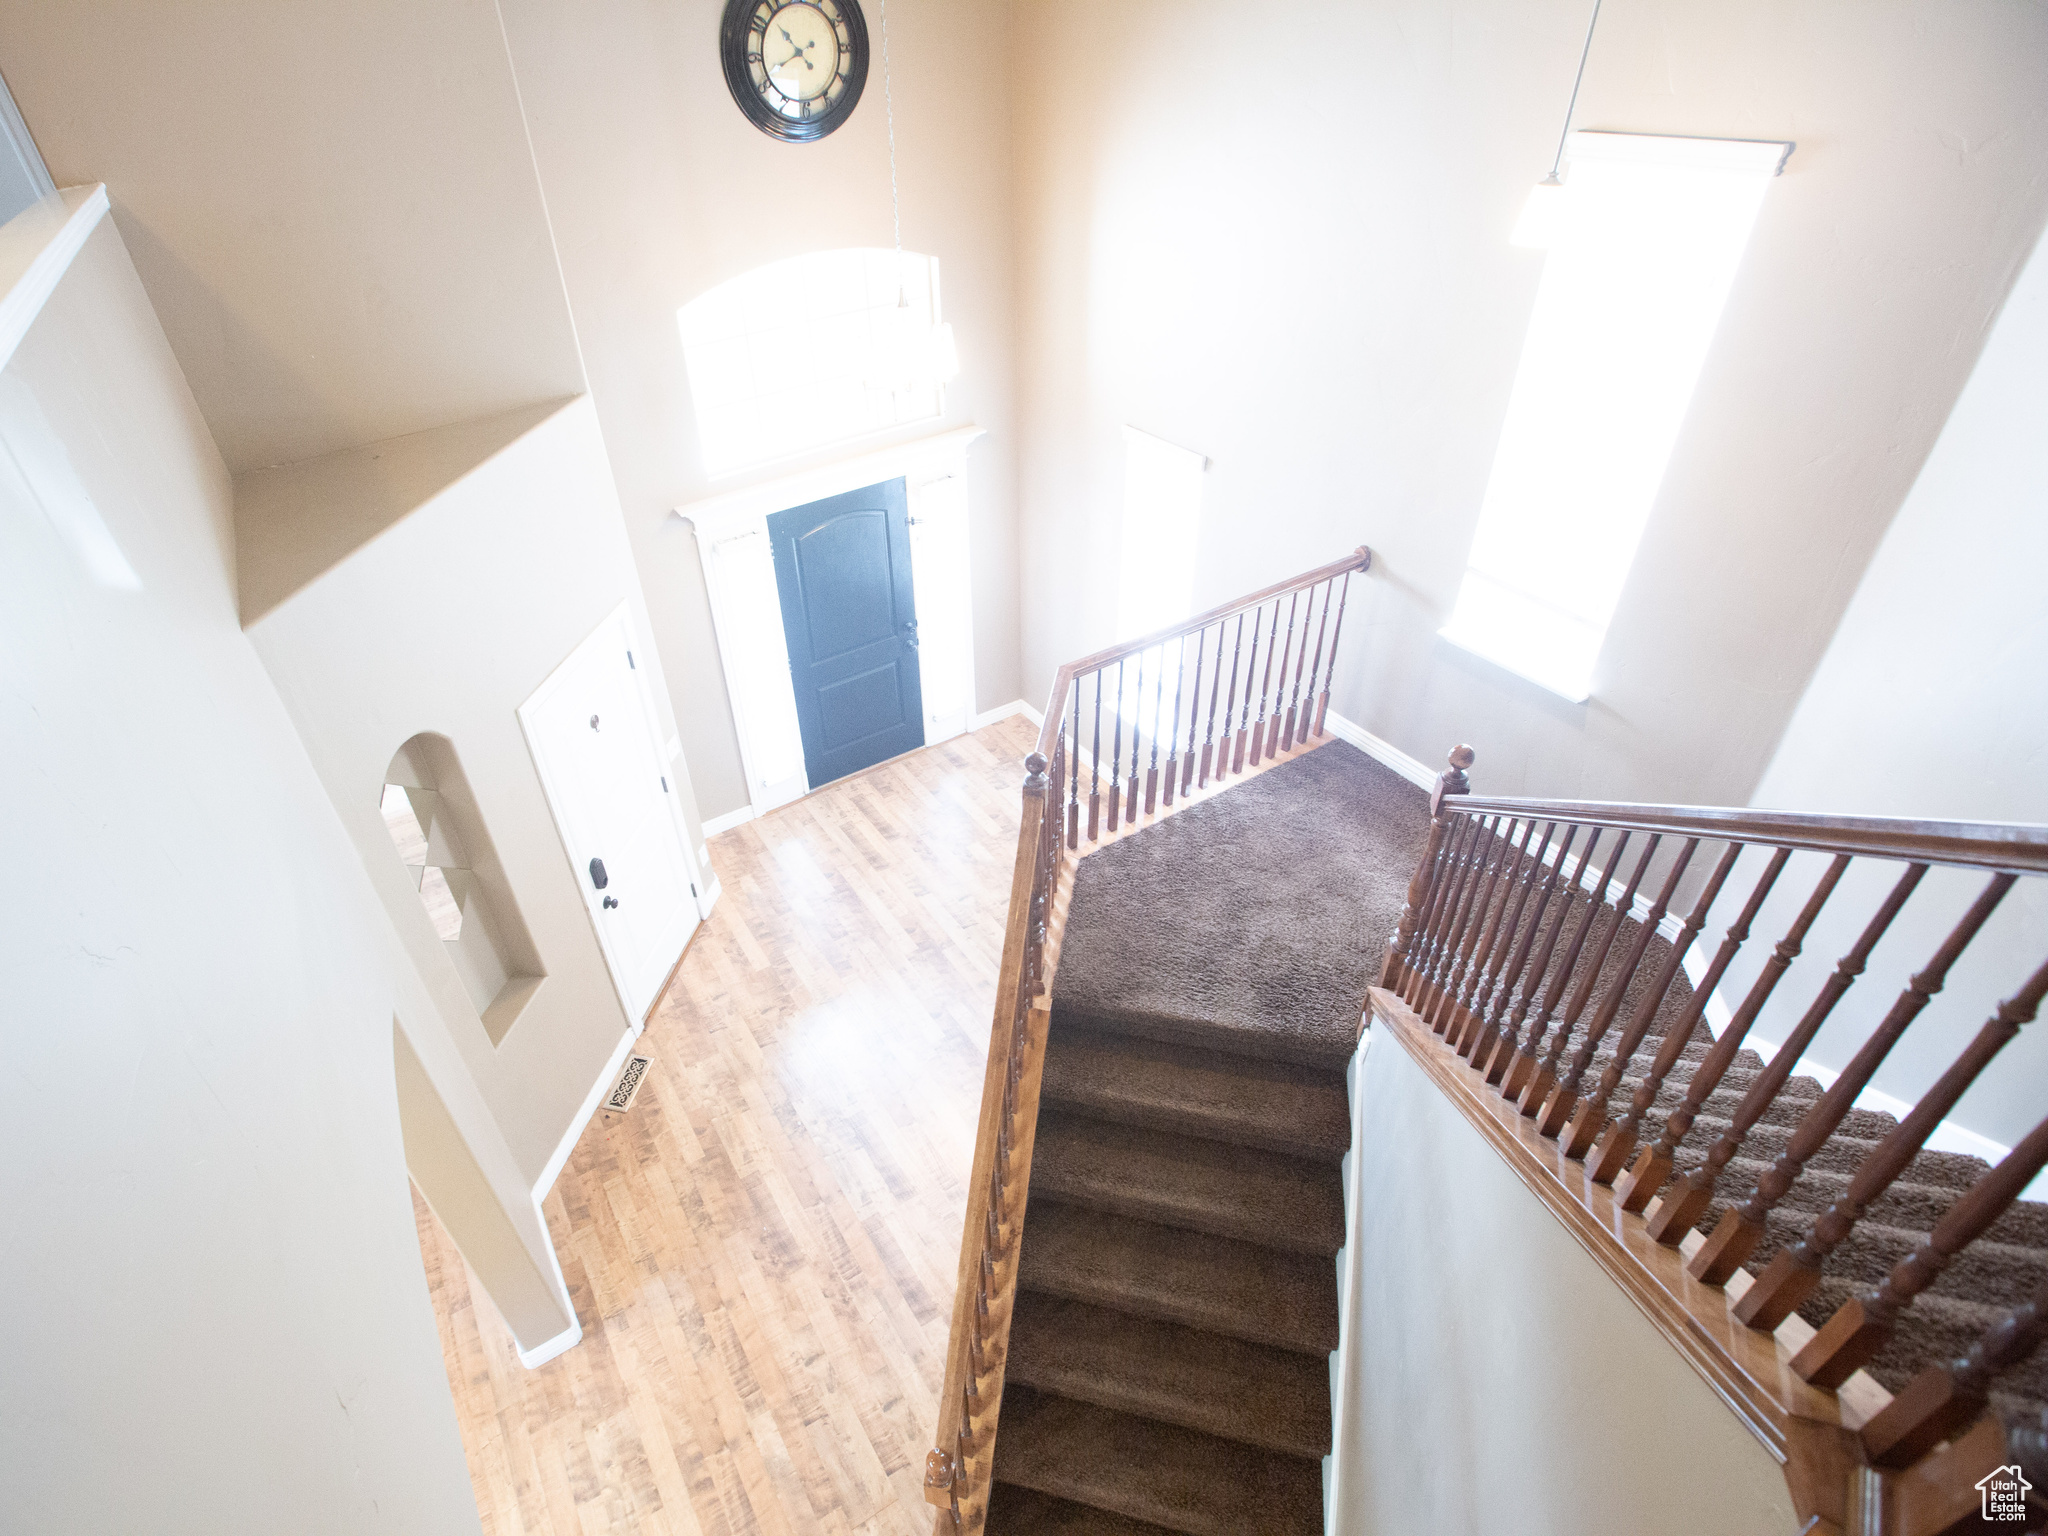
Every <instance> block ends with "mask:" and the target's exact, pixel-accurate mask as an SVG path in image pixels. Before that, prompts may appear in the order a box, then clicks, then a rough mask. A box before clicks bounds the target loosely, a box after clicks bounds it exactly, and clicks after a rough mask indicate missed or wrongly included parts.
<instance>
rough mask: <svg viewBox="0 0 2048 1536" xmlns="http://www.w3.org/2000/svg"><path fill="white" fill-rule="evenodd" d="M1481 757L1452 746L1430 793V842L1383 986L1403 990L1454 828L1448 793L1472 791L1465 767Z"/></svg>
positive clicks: (1411, 885)
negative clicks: (1441, 857) (1419, 928)
mask: <svg viewBox="0 0 2048 1536" xmlns="http://www.w3.org/2000/svg"><path fill="white" fill-rule="evenodd" d="M1477 756H1478V754H1477V753H1476V752H1474V751H1473V750H1472V749H1471V748H1470V747H1468V746H1466V745H1464V744H1463V743H1462V742H1461V743H1459V744H1458V745H1457V746H1455V747H1453V748H1451V751H1450V757H1449V762H1450V767H1448V768H1446V769H1445V770H1444V771H1443V772H1442V773H1440V774H1438V775H1437V779H1436V788H1435V789H1433V790H1431V791H1430V793H1429V842H1428V843H1427V844H1426V845H1425V846H1424V848H1423V850H1422V858H1421V860H1420V862H1418V863H1417V864H1416V866H1415V878H1414V879H1413V880H1410V881H1409V882H1408V899H1407V901H1406V902H1405V903H1404V904H1403V905H1402V907H1401V922H1400V925H1399V926H1398V927H1397V928H1395V929H1394V933H1393V937H1391V938H1390V939H1388V940H1387V958H1386V963H1385V964H1383V965H1382V966H1381V967H1380V985H1381V986H1383V987H1385V988H1387V989H1388V990H1389V991H1392V992H1398V991H1400V990H1401V984H1402V982H1403V981H1405V980H1406V979H1407V962H1408V948H1409V945H1410V944H1411V943H1413V942H1414V939H1415V929H1416V926H1417V924H1418V923H1419V922H1420V921H1421V918H1422V909H1423V907H1424V905H1425V904H1426V903H1427V902H1428V900H1429V888H1430V884H1431V882H1432V880H1433V879H1434V878H1435V874H1436V863H1437V858H1438V856H1439V855H1440V854H1441V853H1442V851H1443V846H1444V834H1445V832H1446V831H1448V830H1449V828H1450V821H1451V819H1450V817H1449V816H1448V815H1447V814H1446V813H1445V811H1444V796H1446V795H1463V794H1469V793H1471V790H1472V781H1471V780H1470V779H1469V778H1467V777H1466V776H1465V770H1466V769H1467V768H1470V767H1471V766H1472V763H1473V761H1474V759H1475V758H1477Z"/></svg>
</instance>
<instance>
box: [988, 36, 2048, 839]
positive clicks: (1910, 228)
mask: <svg viewBox="0 0 2048 1536" xmlns="http://www.w3.org/2000/svg"><path fill="white" fill-rule="evenodd" d="M1587 10H1588V7H1587V6H1586V5H1585V4H1584V3H1583V0H1536V3H1527V0H1452V3H1442V0H1427V3H1424V0H1331V3H1329V4H1327V5H1324V6H1320V7H1316V8H1313V9H1312V10H1310V11H1308V12H1306V13H1292V14H1290V15H1289V16H1288V18H1286V19H1285V20H1282V18H1281V17H1280V16H1279V15H1278V14H1277V13H1275V12H1273V11H1271V9H1270V8H1268V7H1257V6H1251V5H1247V4H1244V3H1241V0H1191V3H1183V4H1173V5H1169V4H1166V3H1164V0H1132V3H1129V4H1124V5H1117V6H1111V7H1103V6H1100V5H1092V4H1083V3H1079V0H1048V3H1046V4H1041V5H1034V6H1029V7H1020V8H1018V10H1017V11H1016V13H1015V16H1016V26H1015V32H1014V37H1015V42H1016V48H1017V54H1018V63H1017V66H1016V69H1017V84H1016V87H1015V98H1016V102H1017V131H1016V154H1017V182H1018V228H1019V231H1020V234H1021V238H1022V240H1023V249H1022V256H1021V266H1020V272H1019V326H1018V334H1019V337H1020V349H1021V388H1022V391H1023V393H1022V397H1021V407H1020V408H1021V413H1022V417H1021V431H1022V436H1023V442H1024V444H1025V452H1024V455H1023V458H1022V461H1021V480H1020V493H1019V494H1020V508H1021V512H1020V516H1021V526H1022V527H1023V529H1024V530H1025V551H1024V561H1025V580H1024V591H1023V596H1022V605H1023V607H1022V611H1023V614H1024V616H1025V617H1024V668H1023V671H1024V681H1025V688H1026V692H1027V693H1030V692H1032V691H1033V690H1035V689H1037V688H1039V687H1042V686H1043V684H1044V682H1045V681H1046V679H1048V678H1049V677H1050V675H1051V672H1052V669H1053V667H1054V665H1055V664H1056V663H1057V662H1058V661H1060V660H1061V659H1063V658H1066V657H1071V656H1074V655H1078V654H1082V653H1085V652H1086V651H1088V650H1090V649H1091V648H1093V647H1094V646H1096V645H1099V644H1102V643H1104V642H1105V641H1106V640H1107V639H1108V638H1109V630H1110V614H1111V609H1112V604H1113V595H1114V591H1115V575H1116V559H1115V551H1116V548H1117V537H1116V534H1117V519H1118V498H1119V492H1120V488H1121V463H1122V460H1121V441H1120V429H1121V427H1122V426H1123V425H1124V424H1125V423H1129V424H1131V425H1134V426H1137V427H1139V428H1142V429H1143V430H1145V431H1148V432H1153V433H1156V434H1158V435H1160V436H1163V437H1166V438H1168V439H1169V440H1171V441H1173V442H1176V443H1181V444H1185V445H1186V446H1188V447H1190V448H1193V449H1196V450H1198V451H1200V452H1203V453H1206V454H1208V455H1209V456H1210V457H1211V459H1212V461H1213V467H1212V469H1211V471H1210V474H1209V476H1208V501H1207V506H1206V509H1205V514H1204V518H1203V522H1202V526H1201V539H1202V545H1203V547H1202V551H1201V554H1200V557H1199V567H1198V591H1197V597H1198V600H1200V601H1212V600H1218V599H1221V598H1223V597H1225V596H1227V595H1231V594H1234V593H1237V592H1241V591H1244V590H1247V589H1249V588H1251V587H1253V586H1255V585H1257V584H1258V583H1260V582H1263V581H1266V580H1270V579H1273V578H1276V577H1279V576H1281V575H1284V574H1287V573H1290V572H1293V571H1296V570H1301V569H1305V568H1307V567H1309V566H1310V565H1313V564H1315V563H1318V562H1320V561H1323V560H1326V559H1330V558H1334V557H1335V556H1337V555H1339V554H1341V553H1343V552H1344V551H1346V550H1348V549H1350V548H1352V547H1353V546H1354V545H1356V544H1359V543H1361V542H1365V543H1370V544H1371V545H1372V546H1373V547H1374V549H1375V550H1376V551H1377V552H1378V555H1379V561H1378V564H1377V566H1376V568H1375V570H1374V573H1373V576H1372V578H1371V580H1370V582H1369V583H1368V584H1367V585H1366V587H1365V589H1364V591H1362V592H1360V591H1358V590H1357V589H1356V588H1354V594H1353V598H1352V607H1351V614H1350V617H1349V619H1348V620H1347V622H1346V627H1345V642H1344V655H1343V661H1342V663H1341V666H1340V669H1339V673H1338V684H1337V689H1336V698H1335V700H1334V707H1336V708H1337V709H1339V710H1340V711H1342V712H1343V713H1344V714H1345V715H1346V716H1347V717H1349V718H1351V719H1354V720H1357V721H1359V722H1360V723H1361V724H1363V725H1364V726H1366V727H1367V728H1368V729H1370V730H1372V731H1374V732H1375V733H1377V734H1379V735H1380V736H1382V737H1384V738H1386V739H1388V740H1390V741H1392V742H1393V743H1394V744H1395V745H1397V746H1399V747H1401V748H1402V749H1404V750H1406V751H1408V752H1410V753H1411V754H1413V755H1414V756H1415V757H1417V758H1419V759H1421V760H1423V761H1425V762H1429V763H1439V762H1441V760H1442V754H1443V752H1444V751H1445V749H1446V748H1447V747H1448V746H1449V745H1450V744H1451V743H1453V742H1456V741H1461V740H1462V741H1470V742H1472V743H1473V744H1474V745H1475V746H1476V747H1477V748H1478V751H1479V761H1478V766H1477V768H1476V770H1475V772H1474V775H1473V779H1474V784H1475V785H1476V786H1478V787H1480V788H1482V789H1483V790H1485V791H1488V792H1492V793H1501V794H1545V795H1586V796H1591V797H1598V798H1622V799H1658V800H1673V799H1677V800H1704V801H1718V802H1721V803H1741V802H1742V801H1744V800H1746V799H1747V798H1748V797H1749V795H1750V792H1751V791H1752V789H1754V787H1755V786H1756V783H1757V779H1758V776H1759V775H1760V774H1761V772H1762V770H1763V768H1764V765H1765V763H1766V762H1767V761H1768V760H1769V758H1770V755H1771V752H1772V749H1773V747H1774V746H1775V744H1776V741H1777V738H1778V735H1779V733H1780V731H1781V730H1782V728H1783V726H1784V723H1785V720H1786V719H1787V717H1788V716H1789V715H1790V713H1791V710H1792V707H1793V705H1794V704H1795V703H1796V702H1797V700H1798V698H1799V695H1800V692H1801V690H1802V688H1803V687H1804V685H1805V682H1806V679H1807V677H1808V675H1809V674H1810V672H1811V671H1812V669H1813V667H1814V665H1815V663H1816V662H1817V661H1818V659H1819V657H1820V654H1821V652H1822V651H1823V649H1824V648H1825V647H1826V645H1827V642H1828V638H1829V636H1830V635H1831V634H1832V632H1833V630H1834V626H1835V623H1836V620H1837V619H1838V617H1839V616H1840V614H1841V612H1842V610H1843V607H1844V605H1845V604H1846V602H1847V600H1848V597H1849V594H1850V593H1851V592H1852V591H1853V590H1854V588H1855V584H1856V581H1857V579H1858V577H1859V575H1860V574H1861V571H1862V569H1863V566H1864V564H1865V562H1866V561H1867V560H1868V558H1869V555H1870V553H1871V551H1872V550H1873V549H1874V548H1875V547H1876V544H1877V541H1878V539H1879V538H1880V537H1881V536H1882V534H1883V532H1884V529H1885V527H1886V524H1887V523H1888V522H1889V520H1890V518H1891V516H1892V514H1893V513H1894V512H1895V511H1896V509H1897V508H1898V506H1899V504H1900V502H1901V500H1902V499H1903V497H1904V495H1905V492H1906V490H1907V488H1908V486H1909V485H1910V484H1911V483H1912V480H1913V477H1914V475H1915V473H1916V472H1917V470H1918V468H1919V464H1920V461H1921V459H1922V457H1923V456H1924V455H1925V453H1926V452H1927V450H1928V448H1929V447H1930V446H1931V445H1932V443H1933V440H1934V437H1935V435H1936V433H1937V432H1938V431H1939V429H1940V425H1941V423H1942V421H1943V419H1944V418H1945V417H1946V416H1947V414H1948V411H1949V408H1950V405H1951V403H1952V402H1953V400H1954V398H1955V394H1956V392H1957V390H1958V389H1959V388H1960V387H1961V385H1962V382H1963V380H1964V378H1965V377H1966V376H1967V374H1968V372H1969V369H1970V366H1971V364H1972V362H1973V360H1974V358H1975V355H1976V352H1977V350H1978V347H1979V346H1980V344H1981V342H1982V338H1983V336H1984V334H1985V332H1986V329H1987V327H1988V325H1989V323H1990V321H1991V318H1992V316H1993V315H1994V313H1995V312H1996V310H1997V307H1998V305H1999V303H2000V301H2001V300H2002V299H2003V297H2004V295H2005V292H2006V290H2007V288H2008V286H2009V285H2010V283H2011V281H2012V279H2013V276H2014V274H2015V272H2016V271H2017V269H2018V267H2019V264H2020V262H2021V261H2022V260H2023V259H2024V256H2025V253H2026V251H2027V249H2028V248H2029V246H2030V245H2031V243H2032V241H2033V238H2034V235H2035V233H2036V232H2037V231H2038V230H2039V229H2040V227H2041V223H2042V220H2043V217H2044V214H2048V180H2044V179H2043V178H2042V177H2041V176H2040V174H2039V167H2040V166H2041V165H2042V164H2043V163H2044V160H2048V98H2044V96H2043V93H2042V91H2041V84H2040V83H2041V81H2042V79H2043V78H2048V10H2044V9H2043V8H2042V7H2041V6H2038V5H2027V4H2016V3H2013V0H1960V3H1958V0H1883V3H1875V4H1873V3H1868V0H1816V3H1810V4H1803V5H1798V6H1787V5H1782V4H1775V3H1771V0H1734V3H1729V4H1717V5H1701V4H1696V3H1680V0H1639V3H1635V4H1630V5H1626V6H1611V7H1608V8H1607V9H1606V10H1605V11H1604V12H1603V14H1602V17H1601V22H1600V30H1599V36H1598V40H1597V42H1596V43H1595V46H1594V49H1593V56H1592V61H1591V65H1590V67H1589V69H1588V72H1587V76H1586V85H1585V92H1584V94H1583V96H1582V98H1581V101H1580V109H1579V119H1578V120H1579V125H1580V126H1582V127H1593V128H1608V129H1627V130H1635V131H1642V132H1656V133H1680V134H1703V135H1720V136H1732V137H1749V138H1767V139H1789V140H1794V141H1797V143H1798V146H1799V147H1798V149H1797V151H1796V152H1795V153H1794V154H1793V156H1792V159H1791V162H1790V165H1789V168H1788V170H1787V172H1786V174H1785V175H1784V176H1783V177H1782V178H1781V179H1779V180H1777V181H1775V182H1774V183H1773V184H1772V185H1771V187H1770V190H1769V192H1768V194H1767V196H1766V199H1765V202H1764V206H1763V211H1762V214H1761V217H1760V220H1759V222H1758V225H1757V229H1756V233H1755V237H1754V239H1753V241H1752V244H1751V246H1750V249H1749V251H1748V254H1747V256H1746V258H1745V261H1744V264H1743V267H1742V270H1741V273H1740V275H1739V277H1738V279H1737V281H1736V285H1735V289H1734V292H1733V295H1732V297H1731V300H1730V302H1729V305H1728V308H1727V311H1726V315H1725V317H1724V319H1723V321H1722V325H1721V329H1720V333H1719V336H1718V338H1717V341H1716V343H1715V346H1714V348H1713V351H1712V352H1711V354H1710V355H1709V358H1708V361H1707V364H1706V368H1705V371H1704V373H1703V375H1702V378H1701V381H1700V385H1699V389H1698V392H1697V395H1696V397H1695V399H1694V402H1693V405H1692V409H1691V412H1690V415H1689V417H1688V420H1687V425H1686V427H1685V430H1684V431H1683V433H1682V435H1681V437H1680V439H1679V442H1678V445H1677V450H1676V453H1675V456H1674V458H1673V460H1672V463H1671V466H1670V469H1669V471H1668V473H1667V475H1666V477H1665V481H1664V485H1663V488H1662V491H1661V494H1660V496H1659V498H1658V502H1657V506H1656V509H1655V512H1654V515H1653V517H1652V519H1651V522H1650V526H1649V530H1648V533H1647V535H1646V537H1645V539H1644V542H1643V546H1642V550H1641V553H1640V555H1639V557H1638V561H1637V565H1636V569H1635V573H1634V575H1633V576H1632V578H1631V579H1630V582H1629V584H1628V587H1627V589H1626V591H1625V592H1624V594H1623V597H1622V601H1621V605H1620V608H1619V611H1618V612H1617V614H1616V616H1615V620H1614V625H1613V628H1612V630H1611V632H1610V634H1609V638H1608V642H1607V647H1606V651H1605V654H1604V657H1603V660H1602V663H1601V666H1600V669H1599V671H1598V674H1597V676H1596V680H1595V683H1594V689H1593V695H1594V696H1593V700H1592V702H1591V703H1590V704H1588V705H1585V706H1572V705H1567V704H1565V703H1563V702H1562V701H1561V700H1557V699H1555V698H1554V697H1552V696H1550V695H1547V694H1544V693H1542V692H1541V691H1540V690H1538V689H1537V688H1535V686H1534V685H1532V684H1527V683H1524V682H1522V681H1520V680H1519V679H1516V678H1514V677H1512V676H1510V675H1509V674H1507V673H1505V672H1503V671H1500V670H1499V669H1497V668H1494V667H1492V666H1490V665H1489V664H1487V663H1484V662H1480V661H1478V660H1476V659H1473V658H1470V657H1468V656H1466V655H1464V654H1463V653H1460V652H1458V651H1456V650H1454V649H1452V648H1451V647H1450V646H1448V645H1447V644H1446V643H1445V642H1442V641H1440V640H1438V639H1437V638H1436V633H1435V632H1436V630H1437V628H1438V626H1440V625H1441V624H1442V623H1443V622H1444V620H1445V618H1446V617H1447V616H1448V614H1449V611H1450V608H1451V605H1452V601H1453V598H1454V596H1455V593H1456V590H1457V586H1458V582H1459V579H1460V576H1461V573H1462V568H1463V565H1464V561H1465V557H1466V554H1467V551H1468V549H1469V545H1470V541H1471V535H1472V531H1473V528H1474V526H1475V524H1476V520H1477V515H1478V510H1479V505H1480V500H1481V496H1482V494H1483V491H1484V488H1485V485H1486V481H1487V476H1488V473H1489V470H1490V468H1491V464H1492V459H1493V453H1494V448H1495V444H1496V441H1497V439H1498V436H1499V432H1500V427H1501V422H1502V419H1503V417H1504V414H1505V411H1506V407H1507V399H1508V392H1509V388H1510V385H1511V383H1512V380H1513V377H1514V372H1515V367H1516V363H1517V360H1518V357H1519V354H1520V350H1521V344H1522V339H1523V336H1524V334H1525V332H1526V329H1527V325H1528V319H1529V314H1530V311H1531V307H1532V304H1533V301H1534V296H1535V291H1536V286H1537V283H1538V280H1539V277H1540V273H1541V264H1542V258H1541V256H1540V255H1538V254H1537V253H1533V252H1529V251H1523V250H1517V249H1515V248H1513V247H1511V246H1510V245H1509V244H1508V243H1507V237H1508V234H1509V231H1510V229H1511V228H1512V226H1513V223H1514V220H1515V217H1516V215H1517V213H1518V212H1519V210H1520V207H1521V204H1522V201H1523V199H1524V197H1525V196H1526V194H1527V191H1528V189H1529V187H1530V186H1531V185H1532V184H1533V183H1534V182H1535V181H1536V180H1537V179H1538V178H1539V177H1540V176H1542V175H1543V174H1544V172H1545V171H1547V170H1548V169H1549V164H1550V158H1551V154H1552V152H1553V150H1554V148H1555V146H1556V142H1557V133H1558V128H1559V124H1560V119H1561V116H1562V113H1563V109H1564V105H1565V98H1566V95H1567V93H1568V92H1569V89H1570V86H1571V80H1572V72H1573V70H1574V69H1575V67H1576V66H1577V63H1578V52H1579V46H1580V43H1581V41H1582V39H1583V37H1584V35H1585V32H1584V29H1585V24H1586V16H1587Z"/></svg>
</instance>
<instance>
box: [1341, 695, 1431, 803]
mask: <svg viewBox="0 0 2048 1536" xmlns="http://www.w3.org/2000/svg"><path fill="white" fill-rule="evenodd" d="M1323 724H1324V725H1326V726H1328V727H1329V731H1330V734H1331V735H1332V736H1334V737H1336V738H1337V739H1338V740H1339V741H1348V742H1349V743H1351V745H1352V746H1354V747H1356V748H1358V750H1359V751H1361V752H1363V753H1364V754H1365V755H1366V756H1367V757H1370V758H1372V759H1373V760H1374V761H1376V762H1381V763H1385V764H1386V765H1387V766H1388V767H1389V768H1391V769H1393V770H1394V772H1396V773H1398V774H1400V775H1401V777H1402V778H1404V779H1406V780H1407V781H1408V782H1409V783H1410V784H1413V785H1415V786H1416V787H1417V788H1418V789H1435V788H1436V778H1437V776H1436V774H1434V773H1432V772H1431V771H1430V769H1429V768H1428V766H1427V765H1426V764H1424V763H1423V762H1421V761H1420V760H1419V759H1417V758H1413V757H1410V756H1409V755H1408V754H1407V753H1406V752H1403V751H1402V750H1401V749H1400V748H1399V747H1397V746H1395V745H1394V744H1393V743H1392V742H1390V741H1387V740H1385V739H1383V738H1381V737H1378V736H1375V735H1373V733H1372V732H1371V731H1368V730H1367V729H1366V728H1365V727H1364V726H1362V725H1360V724H1358V723H1357V722H1356V721H1353V720H1346V719H1345V718H1344V717H1343V716H1342V715H1340V714H1338V713H1337V711H1335V710H1334V709H1333V710H1331V711H1330V712H1329V713H1328V714H1326V715H1325V716H1324V717H1323Z"/></svg>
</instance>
